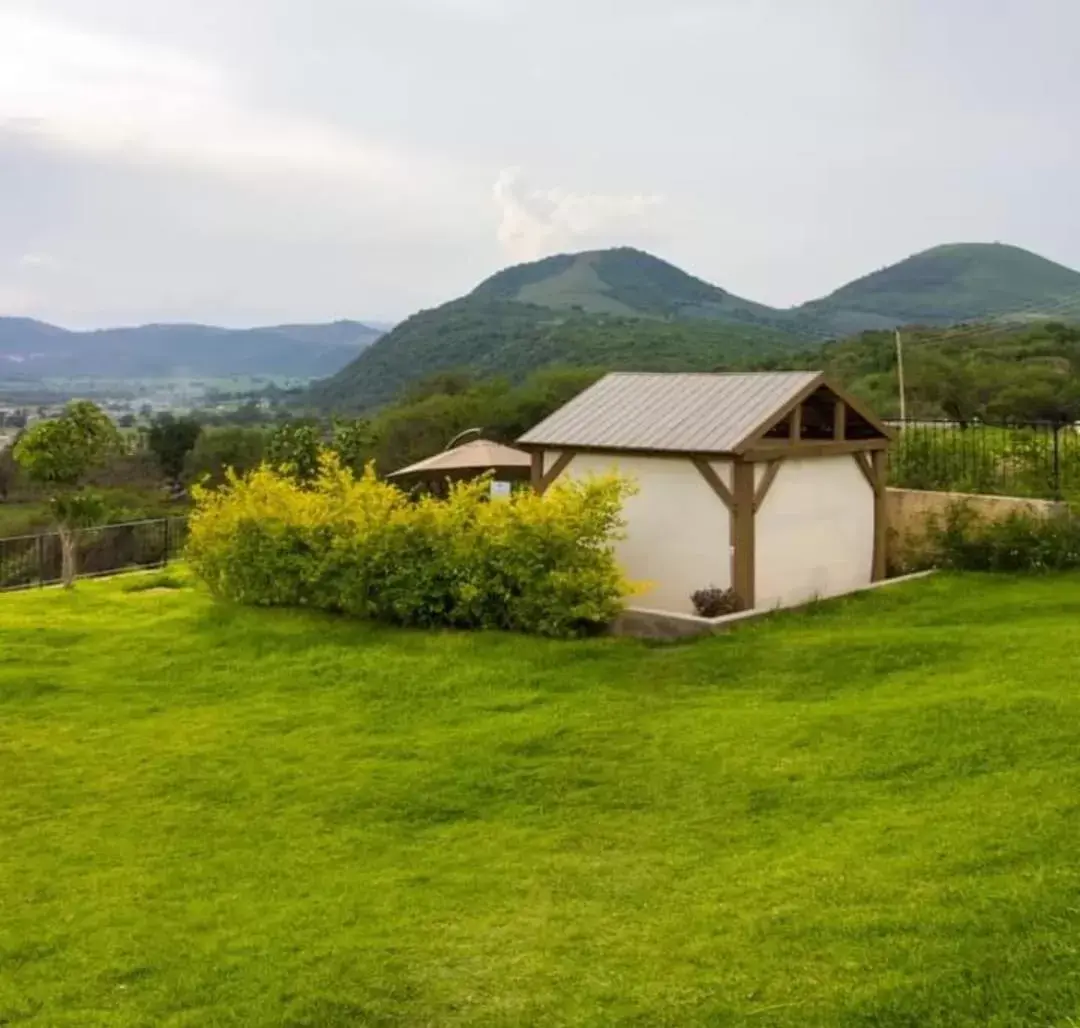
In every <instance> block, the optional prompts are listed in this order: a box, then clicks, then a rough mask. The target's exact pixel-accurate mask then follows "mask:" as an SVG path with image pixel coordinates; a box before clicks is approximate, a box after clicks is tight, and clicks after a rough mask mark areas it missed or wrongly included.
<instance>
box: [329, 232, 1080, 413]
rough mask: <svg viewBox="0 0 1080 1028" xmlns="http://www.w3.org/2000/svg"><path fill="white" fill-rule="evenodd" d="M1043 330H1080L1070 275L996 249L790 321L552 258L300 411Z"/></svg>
mask: <svg viewBox="0 0 1080 1028" xmlns="http://www.w3.org/2000/svg"><path fill="white" fill-rule="evenodd" d="M1046 317H1052V318H1056V319H1059V320H1072V319H1073V318H1080V273H1077V272H1075V271H1072V270H1070V269H1069V268H1066V267H1063V266H1062V265H1060V264H1055V263H1054V262H1053V261H1048V260H1046V259H1045V258H1043V257H1039V256H1037V255H1036V254H1033V253H1029V252H1028V251H1026V250H1021V249H1019V248H1017V247H1014V246H1004V245H1002V244H998V243H992V244H986V243H960V244H953V245H950V246H939V247H936V248H935V249H933V250H927V251H926V252H925V253H920V254H916V255H915V256H914V257H909V258H908V259H907V260H904V261H901V262H900V263H898V264H894V265H892V266H891V267H888V268H885V269H883V270H881V271H877V272H874V273H873V274H872V275H867V276H866V277H865V278H861V279H858V280H857V281H855V282H852V283H850V284H848V285H846V286H843V287H842V288H841V289H838V290H837V291H836V292H834V293H832V294H830V295H829V296H826V297H824V298H823V299H820V300H815V301H812V302H810V303H807V304H804V305H803V306H801V307H796V308H792V309H790V310H779V309H777V308H774V307H767V306H765V305H764V304H759V303H754V302H753V301H751V300H746V299H743V298H742V297H739V296H735V295H734V294H732V293H728V292H726V291H725V290H723V289H720V288H718V287H717V286H713V285H710V284H709V283H708V282H704V281H702V280H701V279H699V278H695V277H694V276H692V275H688V274H686V273H685V272H683V271H681V270H679V269H678V268H676V267H675V266H674V265H672V264H669V263H668V262H666V261H663V260H660V259H659V258H657V257H653V256H651V255H650V254H647V253H642V252H641V251H640V250H634V249H630V248H627V247H623V248H619V249H614V250H602V251H589V252H586V253H578V254H560V255H558V256H554V257H548V258H545V259H544V260H540V261H535V262H533V263H530V264H520V265H517V266H515V267H512V268H507V269H506V270H504V271H501V272H499V273H498V274H496V275H494V276H492V277H491V278H489V279H487V280H486V281H484V282H482V283H481V284H480V285H479V286H477V287H476V289H474V290H473V291H472V292H471V293H470V294H469V295H467V296H465V297H463V298H461V299H460V300H455V301H452V302H451V303H448V304H445V305H443V306H442V307H438V308H436V309H434V310H429V311H422V312H421V313H419V314H417V315H414V316H413V317H412V318H410V319H409V320H408V321H406V322H404V323H403V324H401V325H399V326H398V327H397V328H396V329H394V330H393V331H392V332H390V333H389V334H388V335H386V336H384V337H383V338H382V339H380V340H379V341H378V342H377V343H375V345H374V346H371V347H370V348H369V349H367V350H365V351H364V352H363V353H362V354H361V355H360V356H359V357H357V358H356V360H354V361H353V362H352V363H351V364H349V365H348V366H346V367H345V368H343V369H342V370H341V371H340V372H338V373H337V374H336V375H334V376H333V377H332V378H330V379H327V380H326V381H324V382H322V383H318V384H317V385H316V386H315V387H314V388H313V389H312V391H311V393H310V394H309V397H308V400H309V402H310V404H311V405H312V406H314V407H317V408H321V409H324V410H327V409H329V410H338V409H340V410H364V409H368V408H371V407H375V406H379V405H380V404H384V403H386V402H388V401H389V400H392V399H394V398H395V397H396V396H397V395H399V394H400V393H401V391H402V390H403V389H404V388H405V387H406V386H408V385H409V384H410V383H412V382H415V381H417V380H419V379H423V378H425V377H427V376H428V375H430V374H432V373H434V372H439V371H447V370H467V371H470V372H473V373H476V374H482V375H504V376H507V377H509V378H511V379H514V380H517V379H520V378H521V377H523V376H524V375H525V374H527V373H528V372H529V371H532V370H534V369H536V368H539V367H543V366H544V365H547V364H553V363H560V364H566V365H571V366H577V367H603V368H645V369H657V370H670V371H678V370H697V369H710V368H715V367H718V366H722V365H727V366H738V365H745V364H747V363H760V362H761V361H762V360H765V359H768V358H774V357H780V356H784V355H793V354H797V353H800V352H805V351H806V350H807V349H808V348H810V347H812V346H813V345H814V344H815V343H816V342H819V341H821V340H825V339H829V338H842V337H845V336H851V335H855V334H857V333H859V332H864V331H868V330H881V329H891V328H892V327H893V326H896V325H911V324H921V325H928V326H935V325H937V326H941V325H949V324H953V323H956V322H964V321H973V320H997V319H1004V320H1006V321H1025V320H1037V319H1040V318H1043V319H1045V318H1046ZM793 359H794V358H793Z"/></svg>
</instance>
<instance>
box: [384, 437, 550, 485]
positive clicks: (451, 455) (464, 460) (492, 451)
mask: <svg viewBox="0 0 1080 1028" xmlns="http://www.w3.org/2000/svg"><path fill="white" fill-rule="evenodd" d="M531 466H532V457H530V456H529V454H527V453H525V451H524V450H515V449H514V448H513V447H512V446H503V444H502V443H493V442H492V441H491V440H490V439H474V440H473V441H472V442H471V443H465V444H464V445H463V446H458V447H455V448H454V449H453V450H444V451H443V452H442V453H437V454H435V456H434V457H428V458H427V459H426V460H422V461H419V462H417V463H416V464H410V465H409V466H408V467H407V468H402V469H401V470H400V471H395V472H394V473H393V474H391V475H388V476H387V477H388V478H397V477H398V476H399V475H424V474H427V475H431V474H437V473H438V472H440V471H442V472H452V471H487V470H497V469H499V468H528V467H531Z"/></svg>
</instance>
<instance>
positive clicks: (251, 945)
mask: <svg viewBox="0 0 1080 1028" xmlns="http://www.w3.org/2000/svg"><path fill="white" fill-rule="evenodd" d="M139 581H145V580H140V579H139V578H137V577H131V578H127V579H117V580H113V581H112V582H109V583H96V584H93V583H92V584H85V585H80V587H79V589H78V591H77V592H76V594H75V595H71V596H67V595H63V594H61V593H60V592H58V591H53V590H44V591H40V592H34V593H27V594H19V595H8V596H4V597H0V1024H2V1025H23V1024H28V1025H49V1026H52V1025H78V1026H98V1025H108V1026H148V1025H166V1026H180V1025H183V1026H200V1028H202V1026H222V1025H229V1026H232V1025H237V1026H241V1025H242V1026H264V1025H265V1026H270V1025H274V1026H278V1025H281V1026H284V1025H288V1026H292V1028H300V1026H346V1025H348V1026H359V1025H372V1026H390V1025H432V1026H443V1025H506V1026H510V1025H513V1026H519V1025H520V1026H532V1025H588V1026H593V1025H616V1024H618V1025H632V1026H637V1028H648V1026H654V1025H712V1026H721V1025H750V1026H781V1025H783V1026H791V1028H796V1026H798V1028H806V1026H816V1025H844V1026H860V1028H869V1026H884V1028H924V1026H948V1028H955V1026H965V1025H971V1026H974V1025H979V1026H985V1025H995V1026H1023V1025H1031V1026H1040V1028H1045V1026H1052V1025H1057V1026H1066V1025H1073V1024H1075V1023H1076V1022H1074V1021H1073V1020H1071V1018H1074V1017H1077V1016H1078V1015H1080V860H1078V842H1080V697H1078V692H1080V690H1078V685H1080V674H1078V669H1077V655H1080V577H1059V578H1046V579H1040V580H1027V581H1013V580H1007V579H983V578H976V577H970V578H947V577H940V578H936V579H931V580H929V581H925V582H921V583H915V584H912V585H907V586H902V587H897V588H895V589H892V590H888V591H885V592H880V593H877V594H873V595H868V596H863V597H860V598H857V599H853V600H849V601H846V602H842V603H838V604H834V605H829V606H826V607H823V608H821V609H818V610H814V611H811V612H810V613H807V614H799V615H788V616H785V617H781V618H778V619H775V620H774V621H772V622H770V623H768V624H762V625H759V626H757V627H751V628H746V629H744V630H742V631H740V632H738V633H737V634H735V635H733V636H730V637H727V638H719V639H714V640H709V641H704V642H700V643H697V644H693V645H685V646H680V647H666V648H665V647H647V646H645V645H642V644H638V643H634V642H629V641H613V640H600V641H594V642H586V643H576V644H563V643H552V642H542V641H533V640H528V639H522V638H515V637H509V636H490V635H465V634H458V635H451V634H447V635H439V634H422V633H410V632H402V631H389V630H384V629H374V628H370V627H365V626H363V625H358V624H354V623H348V622H346V621H343V620H334V619H331V618H327V617H321V616H308V615H305V614H302V613H289V612H265V611H253V610H240V609H233V608H229V607H223V606H217V605H214V604H213V603H212V602H211V601H210V600H209V599H208V598H206V597H204V596H203V595H202V594H201V593H200V592H198V591H196V590H194V589H191V588H187V589H180V590H173V591H165V590H156V591H142V592H131V591H127V590H128V589H130V587H131V585H132V583H136V582H139Z"/></svg>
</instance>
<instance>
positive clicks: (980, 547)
mask: <svg viewBox="0 0 1080 1028" xmlns="http://www.w3.org/2000/svg"><path fill="white" fill-rule="evenodd" d="M924 558H925V560H926V562H927V563H930V564H933V565H936V566H937V567H943V568H955V569H962V570H967V571H1013V572H1041V571H1059V570H1065V569H1068V568H1077V567H1080V518H1076V517H1074V516H1072V515H1071V514H1062V515H1059V516H1056V517H1039V516H1037V515H1032V514H1027V513H1022V512H1014V513H1012V514H1009V515H1008V516H1006V517H1004V518H1001V519H999V520H993V521H989V520H982V519H980V518H979V516H978V515H977V514H976V513H975V512H974V511H973V510H972V509H971V508H970V507H969V506H968V505H967V504H965V503H957V504H955V505H954V506H952V507H950V508H949V509H948V510H947V511H946V513H945V514H944V516H942V517H940V518H934V519H931V521H930V523H929V524H928V526H927V532H926V551H925V554H924Z"/></svg>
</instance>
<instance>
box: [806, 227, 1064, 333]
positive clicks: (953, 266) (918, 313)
mask: <svg viewBox="0 0 1080 1028" xmlns="http://www.w3.org/2000/svg"><path fill="white" fill-rule="evenodd" d="M797 311H798V312H799V313H801V314H803V315H804V316H806V317H808V318H809V319H810V320H811V321H818V322H821V321H824V322H827V323H829V324H830V325H831V327H832V329H833V332H834V334H836V335H849V334H854V333H856V332H861V331H864V330H867V329H880V328H893V327H895V326H897V325H905V324H926V325H949V324H954V323H956V322H961V321H975V320H985V319H987V318H1000V319H1005V320H1010V321H1014V320H1026V319H1038V318H1043V317H1054V318H1058V319H1061V318H1066V319H1068V318H1071V317H1075V316H1077V315H1078V314H1080V273H1077V272H1075V271H1073V270H1072V269H1071V268H1066V267H1065V266H1064V265H1061V264H1055V263H1054V262H1053V261H1049V260H1047V259H1046V258H1045V257H1040V256H1038V254H1034V253H1031V252H1030V251H1028V250H1022V249H1021V248H1020V247H1018V246H1007V245H1005V244H1003V243H953V244H950V245H948V246H936V247H934V248H933V249H932V250H926V251H924V252H923V253H918V254H915V256H914V257H909V258H907V260H903V261H900V262H899V263H898V264H893V265H891V266H890V267H887V268H883V269H882V270H881V271H875V272H874V273H873V274H871V275H867V276H865V277H864V278H860V279H856V280H855V281H854V282H850V283H848V285H846V286H842V287H841V288H840V289H838V290H836V292H834V293H830V294H829V295H828V296H826V297H824V298H823V299H821V300H814V301H812V302H811V303H807V304H804V305H803V306H802V307H799V308H797Z"/></svg>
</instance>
